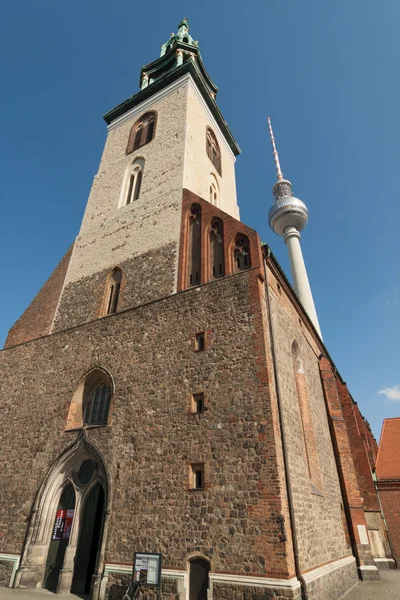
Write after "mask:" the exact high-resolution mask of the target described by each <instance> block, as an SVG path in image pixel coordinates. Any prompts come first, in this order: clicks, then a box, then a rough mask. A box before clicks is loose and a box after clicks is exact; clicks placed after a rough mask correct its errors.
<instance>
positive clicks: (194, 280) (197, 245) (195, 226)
mask: <svg viewBox="0 0 400 600" xmlns="http://www.w3.org/2000/svg"><path fill="white" fill-rule="evenodd" d="M188 250H189V260H188V266H189V269H188V271H189V272H188V280H189V281H188V285H189V286H192V285H198V284H199V283H200V281H201V278H200V267H201V210H200V206H199V205H198V204H194V205H193V206H192V208H191V211H190V216H189V248H188Z"/></svg>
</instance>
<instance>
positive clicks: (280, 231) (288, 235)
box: [268, 117, 322, 339]
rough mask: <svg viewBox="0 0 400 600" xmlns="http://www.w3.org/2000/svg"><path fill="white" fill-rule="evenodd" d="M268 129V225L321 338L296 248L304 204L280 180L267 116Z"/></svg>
mask: <svg viewBox="0 0 400 600" xmlns="http://www.w3.org/2000/svg"><path fill="white" fill-rule="evenodd" d="M268 127H269V133H270V137H271V144H272V150H273V156H274V160H275V167H276V175H277V182H276V183H275V185H274V186H273V188H272V194H273V197H274V203H273V205H272V206H271V208H270V210H269V213H268V223H269V226H270V227H271V229H272V230H273V231H274V232H275V233H276V234H277V235H280V236H282V237H283V241H284V242H285V244H286V246H287V247H288V251H289V261H290V270H291V272H292V280H293V287H294V290H295V292H296V294H297V296H298V299H299V300H300V302H301V304H302V305H303V308H304V310H305V311H306V313H307V315H308V316H309V318H310V320H311V322H312V324H313V325H314V327H315V329H316V330H317V332H318V333H319V336H320V337H321V339H322V335H321V329H320V326H319V322H318V317H317V311H316V310H315V305H314V300H313V297H312V293H311V287H310V282H309V281H308V275H307V271H306V265H305V263H304V258H303V253H302V251H301V246H300V231H302V230H303V229H304V227H305V226H306V225H307V221H308V210H307V206H306V205H305V204H304V202H302V201H301V200H299V199H298V198H295V197H294V196H293V192H292V184H291V183H290V181H288V180H287V179H284V177H283V173H282V170H281V165H280V162H279V154H278V151H277V149H276V145H275V137H274V133H273V131H272V124H271V119H270V118H269V117H268Z"/></svg>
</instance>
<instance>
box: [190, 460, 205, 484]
mask: <svg viewBox="0 0 400 600" xmlns="http://www.w3.org/2000/svg"><path fill="white" fill-rule="evenodd" d="M189 475H190V482H189V484H190V488H191V489H192V490H203V489H204V464H196V465H190V474H189Z"/></svg>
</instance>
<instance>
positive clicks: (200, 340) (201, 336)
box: [194, 331, 205, 352]
mask: <svg viewBox="0 0 400 600" xmlns="http://www.w3.org/2000/svg"><path fill="white" fill-rule="evenodd" d="M194 349H195V352H203V351H204V349H205V333H204V331H199V333H196V339H195V343H194Z"/></svg>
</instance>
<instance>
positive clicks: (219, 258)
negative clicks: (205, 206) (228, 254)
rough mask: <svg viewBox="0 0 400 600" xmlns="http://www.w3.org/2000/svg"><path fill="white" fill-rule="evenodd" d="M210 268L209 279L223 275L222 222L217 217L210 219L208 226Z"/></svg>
mask: <svg viewBox="0 0 400 600" xmlns="http://www.w3.org/2000/svg"><path fill="white" fill-rule="evenodd" d="M210 269H211V273H210V274H211V279H218V278H219V277H223V276H224V275H225V264H224V234H223V224H222V221H221V219H218V218H214V219H213V220H212V221H211V227H210Z"/></svg>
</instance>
